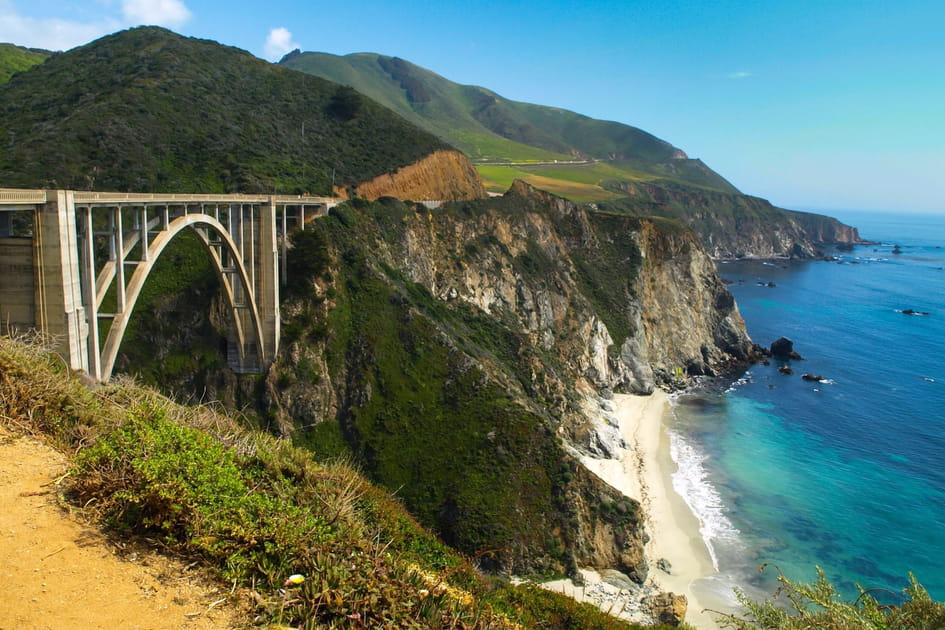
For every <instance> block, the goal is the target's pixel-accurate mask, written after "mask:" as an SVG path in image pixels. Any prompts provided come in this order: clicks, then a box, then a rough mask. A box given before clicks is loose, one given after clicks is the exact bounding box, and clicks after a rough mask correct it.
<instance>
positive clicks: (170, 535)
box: [0, 337, 632, 630]
mask: <svg viewBox="0 0 945 630" xmlns="http://www.w3.org/2000/svg"><path fill="white" fill-rule="evenodd" d="M63 369H64V368H63V364H62V362H61V361H60V360H58V359H57V358H55V357H50V356H47V355H45V353H44V352H43V351H42V350H41V349H39V348H37V347H34V346H27V345H24V344H21V343H19V342H16V341H12V340H10V339H9V338H6V337H3V338H0V420H2V422H3V424H4V426H5V427H6V428H7V429H10V430H12V431H14V432H15V433H19V434H34V435H42V436H44V437H46V438H47V439H48V440H49V441H51V442H52V443H54V444H55V445H57V446H59V447H60V448H61V449H63V450H64V451H65V452H66V453H67V454H70V455H71V456H72V457H73V458H74V465H73V468H72V471H71V474H70V477H69V480H68V482H67V486H68V491H67V496H68V497H70V498H71V500H72V501H73V502H75V503H76V504H77V505H81V506H85V510H86V513H87V515H88V516H90V517H92V518H93V519H96V520H98V522H99V523H100V524H101V525H102V526H104V527H108V528H109V529H110V530H111V532H112V533H113V534H114V535H116V536H130V537H134V538H137V539H138V540H142V537H143V538H145V539H147V540H148V541H150V542H151V544H154V543H158V544H159V546H160V547H161V548H163V549H165V550H167V551H170V552H172V553H178V554H184V555H185V556H189V557H191V558H193V559H195V560H196V561H199V562H201V563H203V564H204V565H206V566H208V567H210V568H211V569H212V570H214V571H216V572H217V573H218V574H219V575H220V577H221V579H225V580H227V582H228V583H229V585H232V586H233V587H234V588H237V587H239V589H240V593H242V594H243V595H244V596H245V599H246V600H248V602H250V606H251V608H252V611H251V613H250V615H249V617H255V621H254V622H249V620H247V621H248V622H249V623H251V624H252V625H257V624H258V625H260V626H266V627H269V624H283V625H292V626H293V627H304V628H316V627H317V628H357V627H364V626H365V625H374V624H378V625H383V627H387V628H419V627H422V628H455V627H463V628H476V629H480V628H481V629H485V628H496V629H500V628H505V629H511V628H517V627H526V628H530V627H542V628H550V629H552V630H555V629H562V630H563V629H565V628H573V629H575V630H577V629H578V628H590V629H600V630H611V629H612V630H617V629H620V628H630V627H632V626H630V625H629V624H626V623H623V622H620V621H617V620H615V619H613V618H610V617H608V616H606V615H604V614H602V613H600V612H599V611H597V610H596V609H594V608H592V607H590V606H587V605H579V604H576V603H574V602H573V601H571V600H568V599H566V598H563V597H562V596H559V595H554V594H552V593H547V592H542V591H539V590H537V589H534V588H529V587H524V588H523V587H512V586H510V585H508V584H506V583H504V582H500V581H496V580H490V579H486V578H483V577H481V576H480V575H479V574H478V573H477V572H476V571H475V570H474V569H473V567H472V565H470V564H469V562H468V561H467V560H466V559H464V558H463V557H461V556H459V555H457V554H456V553H455V552H452V551H450V550H449V549H448V548H447V547H445V546H444V545H443V544H442V543H440V542H439V541H437V540H436V539H435V538H434V537H432V536H431V535H430V534H428V533H427V532H425V531H423V530H422V529H421V528H419V527H418V526H417V525H416V523H415V522H414V521H413V519H411V517H410V516H408V515H407V514H406V513H405V512H404V511H403V509H402V508H401V507H400V505H399V504H398V503H397V502H395V501H394V500H392V499H391V497H390V496H389V495H388V494H386V493H385V492H383V491H381V490H379V489H378V488H376V487H374V486H372V485H371V484H370V483H368V482H367V481H365V480H364V479H363V478H362V477H361V476H360V475H359V474H358V473H357V472H356V471H355V470H354V469H352V468H351V467H349V466H347V465H345V464H341V463H337V462H336V463H318V462H315V461H313V460H312V458H311V455H310V453H309V452H307V451H304V450H301V449H297V448H294V447H291V446H290V445H289V444H288V443H286V442H284V441H279V440H274V439H273V438H271V437H269V436H266V435H263V434H259V433H254V432H251V431H247V430H245V429H243V428H241V427H240V426H239V425H238V424H237V423H236V422H235V421H233V420H231V419H229V418H226V417H223V416H221V415H218V414H217V413H215V412H214V411H213V410H211V409H209V408H206V407H202V408H187V407H181V406H179V405H176V404H174V403H172V402H170V401H169V400H167V399H164V398H162V397H161V396H158V395H156V394H154V393H153V392H151V391H148V390H144V389H140V388H137V387H134V386H131V385H127V384H124V385H109V386H105V387H100V388H98V389H96V390H94V391H90V390H88V389H86V388H85V387H84V386H83V385H82V383H81V382H80V381H79V380H78V379H77V378H75V377H74V376H72V375H70V374H68V373H66V372H64V371H63ZM90 506H91V507H90ZM296 573H298V574H301V575H303V576H305V581H304V582H303V583H302V584H301V585H300V586H296V587H289V588H288V592H286V591H283V590H280V589H282V588H283V587H284V584H283V583H284V581H285V580H286V578H287V577H288V576H289V575H291V574H296ZM250 591H251V592H250Z"/></svg>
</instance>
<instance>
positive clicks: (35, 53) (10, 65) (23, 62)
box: [0, 44, 52, 85]
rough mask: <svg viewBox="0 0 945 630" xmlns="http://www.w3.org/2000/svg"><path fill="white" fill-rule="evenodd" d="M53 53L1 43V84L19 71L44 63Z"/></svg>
mask: <svg viewBox="0 0 945 630" xmlns="http://www.w3.org/2000/svg"><path fill="white" fill-rule="evenodd" d="M51 54H52V53H51V52H49V51H48V50H39V49H37V48H23V47H22V46H14V45H13V44H0V85H3V84H4V83H6V82H7V81H9V80H10V77H12V76H13V75H14V74H16V73H17V72H22V71H24V70H29V69H30V68H32V67H33V66H35V65H36V64H40V63H42V62H43V61H45V60H46V58H47V57H49V56H50V55H51Z"/></svg>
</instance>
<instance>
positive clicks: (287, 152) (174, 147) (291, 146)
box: [0, 27, 446, 194]
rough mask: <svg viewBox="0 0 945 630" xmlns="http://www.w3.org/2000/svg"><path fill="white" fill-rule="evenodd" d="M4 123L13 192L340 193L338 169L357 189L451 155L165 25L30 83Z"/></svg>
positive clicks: (2, 98) (327, 92) (1, 95)
mask: <svg viewBox="0 0 945 630" xmlns="http://www.w3.org/2000/svg"><path fill="white" fill-rule="evenodd" d="M0 112H2V113H0V172H2V173H3V181H2V185H5V186H22V187H56V186H58V187H70V188H76V189H88V188H91V187H93V186H94V188H95V189H97V190H128V191H166V190H177V191H180V190H185V191H193V192H223V191H242V192H271V191H274V190H275V191H280V192H295V193H301V192H311V193H313V194H316V193H328V192H329V188H330V181H331V173H332V169H334V172H335V181H336V183H338V184H340V185H349V184H355V183H359V182H361V181H365V180H367V179H370V178H372V177H374V176H376V175H379V174H381V173H385V172H389V171H391V170H396V169H397V168H398V167H400V166H403V165H405V164H409V163H412V162H414V161H416V160H417V159H419V158H421V157H423V156H425V155H428V154H429V153H431V152H432V151H434V150H436V149H439V148H444V147H446V145H445V144H444V143H443V142H442V141H440V140H438V139H436V138H435V137H434V136H432V135H430V134H428V133H426V132H423V131H420V130H419V129H417V128H416V127H413V126H411V125H409V124H407V123H406V122H404V121H403V120H402V119H401V118H399V117H397V116H395V115H394V114H392V113H391V112H390V111H388V110H386V109H384V108H382V107H380V106H379V105H377V104H376V103H374V102H373V101H370V100H369V99H366V98H364V97H362V96H360V95H357V94H354V93H353V92H351V91H350V90H349V89H347V88H343V87H340V86H338V85H336V84H333V83H330V82H327V81H324V80H322V79H319V78H316V77H312V76H306V75H303V74H300V73H297V72H292V71H290V70H287V69H285V68H281V67H278V66H275V65H272V64H269V63H267V62H265V61H262V60H260V59H257V58H255V57H252V56H251V55H249V54H248V53H246V52H244V51H241V50H238V49H235V48H229V47H225V46H221V45H219V44H217V43H215V42H210V41H205V40H197V39H189V38H184V37H181V36H178V35H175V34H173V33H171V32H169V31H165V30H163V29H158V28H154V27H144V28H138V29H133V30H129V31H123V32H120V33H116V34H114V35H110V36H108V37H105V38H102V39H100V40H97V41H95V42H92V43H91V44H88V45H86V46H83V47H81V48H77V49H74V50H71V51H69V52H66V53H62V54H58V55H54V56H53V57H51V58H50V59H49V60H48V61H47V62H46V63H43V64H41V65H40V66H37V67H35V68H33V69H31V70H29V71H27V72H23V73H21V74H19V75H17V76H16V77H14V78H13V79H12V80H11V81H10V82H9V83H8V84H7V85H6V86H5V87H4V90H3V91H2V92H0ZM303 128H304V133H303Z"/></svg>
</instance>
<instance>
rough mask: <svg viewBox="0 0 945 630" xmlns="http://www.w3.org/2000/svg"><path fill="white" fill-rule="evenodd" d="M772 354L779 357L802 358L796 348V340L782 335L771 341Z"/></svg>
mask: <svg viewBox="0 0 945 630" xmlns="http://www.w3.org/2000/svg"><path fill="white" fill-rule="evenodd" d="M771 356H773V357H777V358H779V359H801V355H799V354H798V353H797V352H795V350H794V342H793V341H791V340H790V339H788V338H787V337H780V338H778V339H777V340H775V341H774V342H772V343H771Z"/></svg>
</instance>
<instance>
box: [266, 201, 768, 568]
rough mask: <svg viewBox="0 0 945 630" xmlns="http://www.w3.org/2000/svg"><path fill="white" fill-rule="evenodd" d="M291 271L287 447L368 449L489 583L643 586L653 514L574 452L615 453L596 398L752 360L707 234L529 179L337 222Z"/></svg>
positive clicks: (343, 213) (280, 382)
mask: <svg viewBox="0 0 945 630" xmlns="http://www.w3.org/2000/svg"><path fill="white" fill-rule="evenodd" d="M664 223H665V224H664ZM290 264H291V267H290V275H291V283H292V286H291V291H290V294H289V296H288V297H287V299H286V301H285V302H284V303H283V314H284V315H283V316H284V318H285V325H284V329H283V330H284V338H283V345H282V349H281V351H280V357H279V359H278V360H277V362H276V364H275V365H274V366H273V368H272V369H271V370H270V373H269V376H268V379H267V383H266V393H265V396H264V401H265V404H264V405H263V407H264V408H266V407H268V413H269V414H271V418H272V419H271V422H272V424H273V425H274V426H276V427H278V431H279V432H280V433H282V434H284V435H290V436H293V438H294V439H296V440H298V441H300V442H301V443H305V444H307V445H310V446H311V448H313V449H315V450H316V451H322V450H325V451H327V452H328V453H334V454H345V453H347V454H353V455H354V456H355V457H356V459H357V461H359V462H361V463H362V465H363V466H364V467H365V470H366V472H368V474H370V475H371V477H372V478H373V479H375V480H377V481H378V482H380V483H382V484H383V485H385V486H386V487H388V488H397V489H398V495H399V496H400V497H401V498H402V499H403V500H404V502H405V504H406V505H407V507H408V508H409V509H410V510H411V512H412V513H413V514H415V515H416V516H417V517H418V518H419V519H420V520H421V522H423V523H424V524H425V525H427V526H429V527H432V528H435V529H436V530H437V531H439V532H440V533H441V534H442V535H443V537H444V539H445V540H446V541H447V542H449V543H450V544H452V545H454V546H456V547H457V548H459V549H461V550H463V551H465V552H467V553H470V554H483V553H484V552H486V551H488V556H486V557H483V558H482V560H481V562H482V564H483V565H484V566H488V567H490V568H492V569H496V570H500V571H502V572H506V571H511V572H513V573H533V572H540V573H549V574H558V573H572V572H573V571H574V569H575V567H599V568H614V569H618V570H620V571H622V572H624V573H626V574H627V575H629V576H631V577H632V579H634V580H635V581H637V582H640V583H642V582H643V581H644V580H645V578H646V576H647V571H648V567H647V566H646V563H645V562H644V561H643V556H642V545H643V542H642V541H643V539H644V534H643V531H642V526H641V521H640V520H639V517H640V514H639V508H638V506H637V505H636V502H635V501H633V500H631V499H626V498H622V497H621V495H620V494H619V493H616V492H615V491H614V490H613V489H612V488H610V487H608V486H606V484H603V483H602V482H601V481H600V480H599V479H597V478H596V477H594V476H593V475H591V474H589V473H588V472H587V471H586V470H585V469H584V468H583V467H582V466H580V465H579V464H578V463H577V461H576V459H575V453H581V452H584V453H590V452H596V453H597V454H598V456H600V455H601V452H602V451H601V449H602V447H601V446H600V445H599V441H600V437H599V434H600V432H601V431H605V429H604V428H603V427H602V426H599V423H600V422H601V420H600V413H601V411H600V409H601V405H606V403H604V402H602V400H601V399H600V397H599V396H600V394H599V392H601V391H605V390H619V391H632V392H638V393H648V392H651V391H653V389H654V388H655V387H656V386H657V385H660V386H664V387H673V386H679V385H681V384H682V383H684V382H686V377H687V376H688V375H723V374H725V373H726V372H727V371H728V370H731V369H734V368H737V367H738V366H741V365H744V361H745V360H746V359H747V356H748V354H749V351H750V341H749V340H748V338H747V335H746V334H745V331H744V324H743V323H742V321H741V318H740V316H739V315H738V312H737V309H735V307H734V304H733V301H732V299H731V295H730V294H729V293H728V291H727V290H726V289H725V287H724V285H723V284H722V283H721V281H720V280H719V279H718V276H717V275H716V272H715V269H714V266H713V265H712V262H711V261H710V260H709V258H708V257H707V256H706V255H705V253H704V252H703V251H702V249H701V247H700V246H699V244H698V241H696V240H695V238H694V236H693V235H692V233H691V232H690V231H688V230H686V229H684V228H681V227H679V226H676V225H675V224H671V223H668V222H661V221H653V220H646V219H639V218H635V217H630V216H627V215H625V214H605V213H595V212H588V211H585V210H583V209H581V208H579V207H578V206H576V205H574V204H572V203H570V202H567V201H565V200H563V199H560V198H554V197H551V196H548V195H546V194H544V193H541V192H539V191H535V190H534V189H531V188H530V187H528V186H527V185H525V184H522V183H519V184H517V185H516V186H515V187H514V188H513V190H512V191H510V192H509V193H508V194H507V195H505V196H504V197H502V198H495V199H490V200H477V201H468V202H457V203H454V204H450V205H447V206H444V207H442V208H440V209H437V210H435V211H432V212H431V211H428V210H427V209H425V208H423V207H422V206H420V207H413V206H411V205H409V204H403V203H401V202H396V201H393V200H382V201H381V202H378V203H373V204H368V203H364V202H360V203H356V204H355V203H352V204H348V205H345V206H340V207H338V208H336V209H333V211H332V212H331V214H330V215H329V216H328V217H327V218H325V219H322V220H320V221H318V222H315V223H313V224H312V226H311V228H310V229H306V231H305V232H300V233H298V234H296V236H295V240H294V247H293V249H292V250H290ZM561 440H563V442H561ZM621 501H623V502H625V504H626V505H625V506H624V508H622V509H621V510H619V511H613V510H612V509H610V508H606V507H605V506H606V505H607V504H611V505H614V504H619V503H620V502H621Z"/></svg>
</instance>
